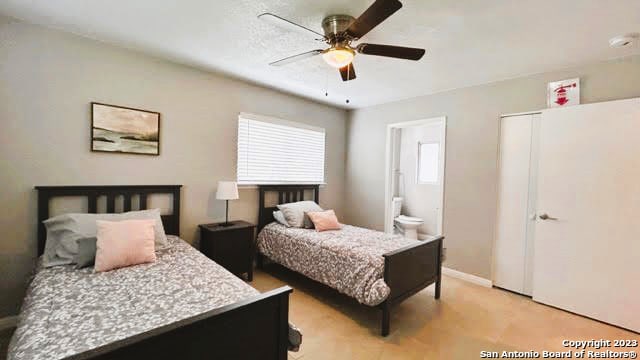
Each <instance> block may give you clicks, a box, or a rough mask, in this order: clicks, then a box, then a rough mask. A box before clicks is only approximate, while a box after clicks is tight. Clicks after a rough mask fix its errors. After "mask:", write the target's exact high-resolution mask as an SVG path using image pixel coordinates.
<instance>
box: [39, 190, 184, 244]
mask: <svg viewBox="0 0 640 360" xmlns="http://www.w3.org/2000/svg"><path fill="white" fill-rule="evenodd" d="M181 187H182V185H106V186H102V185H95V186H94V185H91V186H36V190H37V191H38V256H40V255H42V253H43V252H44V245H45V242H46V239H47V230H46V228H45V226H44V224H43V223H42V222H43V221H45V220H46V219H48V218H49V201H50V200H51V199H52V198H55V197H65V196H81V197H86V198H87V200H88V206H87V208H88V211H87V212H88V213H97V212H98V198H99V197H101V196H105V197H106V200H107V209H106V210H107V211H106V213H114V212H116V197H118V196H122V197H123V206H122V211H124V212H126V211H131V198H133V197H134V196H136V195H137V196H138V197H139V206H138V209H136V210H145V209H147V196H149V195H153V194H171V195H173V213H172V214H171V215H162V216H161V217H162V225H163V226H164V231H165V233H167V234H171V235H177V236H180V188H181Z"/></svg>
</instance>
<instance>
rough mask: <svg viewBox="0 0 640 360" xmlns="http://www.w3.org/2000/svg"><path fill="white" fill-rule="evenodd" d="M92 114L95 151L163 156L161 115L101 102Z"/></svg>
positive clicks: (91, 144)
mask: <svg viewBox="0 0 640 360" xmlns="http://www.w3.org/2000/svg"><path fill="white" fill-rule="evenodd" d="M90 111H91V128H90V129H89V130H90V135H91V137H90V139H91V142H90V150H91V151H92V152H106V153H115V154H134V155H149V156H159V155H160V122H161V114H160V113H159V112H156V111H150V110H144V109H138V108H133V107H127V106H120V105H113V104H105V103H101V102H91V104H90Z"/></svg>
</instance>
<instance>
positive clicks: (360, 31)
mask: <svg viewBox="0 0 640 360" xmlns="http://www.w3.org/2000/svg"><path fill="white" fill-rule="evenodd" d="M401 7H402V3H401V2H400V1H398V0H376V1H375V2H374V3H373V4H372V5H371V6H369V8H368V9H367V10H365V12H364V13H362V15H360V17H359V18H357V19H356V20H355V21H354V22H352V23H351V25H349V28H348V29H347V30H346V33H347V34H348V35H349V36H351V37H352V38H356V39H359V38H361V37H363V36H364V35H365V34H366V33H368V32H369V31H371V29H373V28H374V27H376V26H378V25H379V24H380V23H381V22H383V21H385V20H386V19H387V18H388V17H389V16H391V15H393V13H395V12H396V11H398V10H400V8H401Z"/></svg>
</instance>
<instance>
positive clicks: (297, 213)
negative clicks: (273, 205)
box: [278, 201, 323, 229]
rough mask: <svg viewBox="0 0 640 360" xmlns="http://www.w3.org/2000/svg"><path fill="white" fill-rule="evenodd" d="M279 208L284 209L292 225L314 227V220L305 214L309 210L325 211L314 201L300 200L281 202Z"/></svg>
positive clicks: (283, 212) (284, 213)
mask: <svg viewBox="0 0 640 360" xmlns="http://www.w3.org/2000/svg"><path fill="white" fill-rule="evenodd" d="M278 209H280V211H282V214H283V215H284V218H285V220H286V221H287V224H289V226H291V227H296V228H306V229H313V222H311V219H309V217H308V216H307V215H306V214H305V212H308V211H323V209H322V208H321V207H320V206H319V205H318V204H316V203H315V202H313V201H298V202H295V203H288V204H280V205H278Z"/></svg>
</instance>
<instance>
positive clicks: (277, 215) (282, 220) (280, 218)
mask: <svg viewBox="0 0 640 360" xmlns="http://www.w3.org/2000/svg"><path fill="white" fill-rule="evenodd" d="M273 218H274V219H275V220H276V221H277V222H279V223H280V224H282V225H284V226H286V227H289V224H288V223H287V219H285V218H284V214H282V211H274V212H273Z"/></svg>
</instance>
